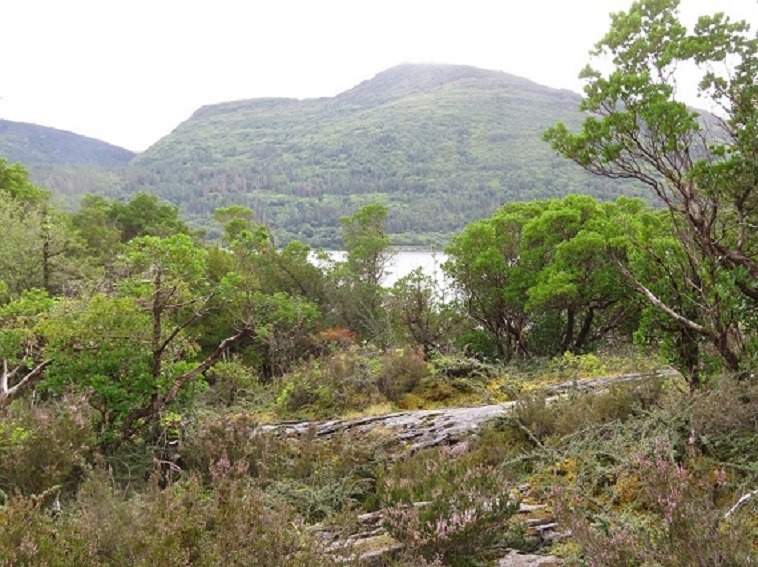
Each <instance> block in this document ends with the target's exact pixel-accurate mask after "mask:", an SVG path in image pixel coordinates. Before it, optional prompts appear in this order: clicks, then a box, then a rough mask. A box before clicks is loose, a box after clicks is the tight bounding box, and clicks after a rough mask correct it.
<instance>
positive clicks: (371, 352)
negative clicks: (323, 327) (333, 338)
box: [277, 345, 384, 415]
mask: <svg viewBox="0 0 758 567" xmlns="http://www.w3.org/2000/svg"><path fill="white" fill-rule="evenodd" d="M377 357H378V353H377V351H376V349H374V348H372V347H369V346H357V345H356V346H352V347H350V348H348V349H347V350H341V351H337V352H335V353H334V354H332V355H331V356H329V357H327V358H325V359H314V360H310V361H308V362H307V363H305V364H303V365H301V366H300V367H298V368H296V369H295V370H293V371H292V372H290V373H289V374H287V375H286V376H284V377H283V378H282V379H281V381H280V384H281V390H280V393H279V396H278V397H277V408H278V410H279V411H280V412H282V413H298V414H306V415H326V414H334V413H335V412H343V411H346V410H361V409H364V408H366V407H368V406H370V405H372V404H374V403H379V402H382V401H383V400H384V399H383V396H382V395H381V393H380V392H379V389H378V386H377V381H376V371H377V368H378V366H379V364H378V363H377V361H376V359H377Z"/></svg>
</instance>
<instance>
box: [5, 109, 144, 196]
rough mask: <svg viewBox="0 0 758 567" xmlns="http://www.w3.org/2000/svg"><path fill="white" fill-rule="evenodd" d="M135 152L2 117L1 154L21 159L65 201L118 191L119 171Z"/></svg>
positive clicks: (40, 182) (17, 160) (37, 178)
mask: <svg viewBox="0 0 758 567" xmlns="http://www.w3.org/2000/svg"><path fill="white" fill-rule="evenodd" d="M135 155H136V154H135V153H134V152H132V151H129V150H126V149H124V148H120V147H118V146H114V145H111V144H109V143H107V142H103V141H102V140H96V139H94V138H88V137H87V136H82V135H80V134H75V133H73V132H67V131H65V130H57V129H55V128H49V127H47V126H40V125H37V124H28V123H25V122H12V121H10V120H2V119H0V157H3V158H5V159H6V160H7V161H8V162H10V163H15V162H22V163H23V164H24V165H25V166H26V167H27V168H29V170H30V171H31V173H32V177H33V179H34V181H35V182H36V183H37V184H38V185H40V186H42V187H45V188H47V189H51V190H52V191H53V192H54V193H55V194H56V196H57V197H59V198H61V199H63V200H66V199H67V197H69V196H73V195H77V196H78V195H81V194H83V193H110V194H115V192H116V190H117V189H118V188H119V187H120V186H121V184H122V179H121V176H120V174H119V171H118V170H119V169H120V168H121V166H123V165H125V164H126V163H128V162H129V160H131V159H132V158H133V157H134V156H135Z"/></svg>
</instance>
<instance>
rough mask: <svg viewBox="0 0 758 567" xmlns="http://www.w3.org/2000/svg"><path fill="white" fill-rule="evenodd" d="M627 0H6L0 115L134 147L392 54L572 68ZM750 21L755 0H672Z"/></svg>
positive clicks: (559, 78)
mask: <svg viewBox="0 0 758 567" xmlns="http://www.w3.org/2000/svg"><path fill="white" fill-rule="evenodd" d="M630 4H631V0H465V1H447V0H265V1H264V0H212V1H211V0H204V1H200V0H197V1H196V0H130V1H125V0H110V1H108V0H65V1H64V0H4V2H3V6H2V10H1V12H0V14H2V20H3V23H2V26H1V29H0V53H1V54H2V79H1V80H0V118H6V119H9V120H18V121H25V122H34V123H37V124H43V125H46V126H52V127H55V128H61V129H64V130H72V131H74V132H77V133H79V134H84V135H87V136H92V137H95V138H100V139H102V140H105V141H108V142H110V143H113V144H117V145H120V146H124V147H126V148H129V149H132V150H137V151H141V150H144V149H146V148H147V147H148V146H150V145H151V144H153V143H154V142H156V141H157V140H158V139H159V138H160V137H162V136H164V135H166V134H168V133H169V132H170V131H171V130H172V129H173V128H175V127H176V126H177V125H178V124H179V123H180V122H181V121H183V120H185V119H186V118H188V117H189V115H190V114H191V113H192V112H193V111H194V110H196V109H197V108H198V107H200V106H202V105H204V104H209V103H214V102H222V101H228V100H236V99H243V98H255V97H263V96H287V97H297V98H308V97H317V96H333V95H335V94H337V93H339V92H342V91H344V90H347V89H349V88H350V87H352V86H354V85H356V84H357V83H359V82H361V81H363V80H366V79H369V78H371V77H372V76H374V75H375V74H376V73H378V72H380V71H382V70H384V69H387V68H389V67H391V66H393V65H397V64H399V63H404V62H412V63H415V62H434V63H458V64H466V65H474V66H477V67H483V68H487V69H498V70H502V71H506V72H509V73H513V74H515V75H520V76H523V77H527V78H529V79H532V80H534V81H537V82H538V83H542V84H545V85H549V86H553V87H559V88H568V89H572V90H575V91H580V89H581V84H580V82H579V81H578V79H577V78H576V76H577V74H578V73H579V70H580V69H581V68H582V67H583V66H584V64H585V63H586V62H587V60H588V55H587V54H588V51H589V50H590V49H591V48H592V46H593V44H594V43H595V42H596V41H597V40H598V39H600V37H602V35H603V34H604V33H605V31H606V30H607V27H608V23H609V19H608V13H609V12H611V11H618V10H622V9H626V8H627V7H628V6H629V5H630ZM716 11H724V12H726V13H727V14H729V15H731V16H733V17H735V18H741V19H746V20H748V21H749V22H751V24H752V25H753V28H754V29H755V27H756V26H757V25H758V1H757V0H682V13H683V15H684V17H685V19H686V20H690V21H694V19H695V16H697V15H700V14H703V13H712V12H716Z"/></svg>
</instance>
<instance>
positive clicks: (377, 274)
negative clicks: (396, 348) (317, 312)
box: [331, 203, 393, 338]
mask: <svg viewBox="0 0 758 567" xmlns="http://www.w3.org/2000/svg"><path fill="white" fill-rule="evenodd" d="M386 219H387V207H386V206H385V205H383V204H382V203H372V204H370V205H365V206H363V207H361V208H360V209H359V210H358V211H356V213H355V214H353V215H352V216H349V217H344V218H342V219H340V220H341V223H342V238H343V241H344V243H345V251H346V253H347V256H346V258H345V260H344V262H339V263H337V265H336V266H335V269H334V270H333V271H332V274H331V275H332V283H333V285H334V294H333V295H334V298H335V301H334V305H335V308H336V311H337V312H338V316H339V317H340V318H341V320H342V321H343V322H344V323H345V324H346V325H347V326H348V327H349V328H351V329H352V330H354V331H356V332H357V333H359V334H360V335H362V336H363V337H364V338H378V337H380V336H381V335H382V334H383V333H384V332H385V331H386V330H387V328H388V321H387V317H386V313H385V312H384V310H383V308H382V302H383V300H384V296H385V291H384V289H383V288H382V286H381V281H382V278H383V277H384V275H385V273H386V271H387V268H388V266H389V264H390V262H391V260H392V257H393V254H392V252H391V251H390V249H389V244H390V238H389V236H388V235H387V232H386V230H385V228H384V222H385V220H386Z"/></svg>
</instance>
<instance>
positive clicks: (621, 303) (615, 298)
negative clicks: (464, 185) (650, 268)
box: [444, 195, 650, 359]
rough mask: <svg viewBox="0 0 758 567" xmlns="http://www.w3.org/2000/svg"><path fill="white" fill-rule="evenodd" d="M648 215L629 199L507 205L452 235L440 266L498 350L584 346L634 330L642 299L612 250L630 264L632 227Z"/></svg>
mask: <svg viewBox="0 0 758 567" xmlns="http://www.w3.org/2000/svg"><path fill="white" fill-rule="evenodd" d="M648 214H650V212H649V211H648V210H647V209H646V207H644V205H643V204H642V203H641V202H640V201H636V200H630V199H625V198H620V199H619V200H617V201H616V202H614V203H605V204H601V203H598V202H597V201H595V200H594V199H592V198H591V197H587V196H580V195H570V196H568V197H565V198H564V199H552V200H549V201H533V202H531V203H507V204H506V205H504V206H503V207H501V208H500V209H499V210H498V211H496V212H495V214H494V215H493V216H492V217H491V218H489V219H483V220H481V221H477V222H474V223H471V224H470V225H468V226H467V227H466V228H465V229H464V231H463V232H462V233H461V234H459V235H456V236H455V237H454V238H453V240H452V242H451V244H450V246H449V247H448V248H447V250H446V251H447V253H448V254H449V259H448V262H447V263H446V264H445V266H444V268H445V270H446V271H447V272H448V274H450V276H451V277H452V278H453V280H454V285H455V287H456V288H457V289H458V292H459V294H460V296H461V298H462V301H463V304H464V306H465V309H466V311H467V313H468V315H469V316H470V317H471V318H472V319H473V320H474V321H475V322H476V323H477V325H478V326H479V327H480V330H481V331H483V332H484V333H485V334H486V335H488V336H489V338H490V339H491V341H492V344H494V347H495V350H496V352H495V354H496V356H498V357H500V358H504V359H509V358H511V357H512V356H519V357H528V356H532V355H536V354H537V355H553V354H556V353H562V352H566V351H574V352H576V351H581V350H586V349H588V348H590V347H591V346H592V345H593V344H594V343H596V342H597V341H599V340H600V339H602V338H603V337H605V336H606V335H608V334H609V333H611V332H614V331H616V330H617V329H619V328H621V327H622V326H624V325H626V326H627V334H631V330H632V329H631V328H630V323H632V322H634V321H635V319H636V315H637V314H638V312H639V305H638V302H636V301H629V300H628V286H627V284H625V282H624V281H623V279H622V278H621V277H620V275H619V274H618V272H617V271H616V270H615V269H614V267H613V265H612V264H610V263H609V262H608V260H607V248H608V246H609V244H610V243H613V245H614V246H615V247H616V248H617V249H618V250H619V251H620V252H619V256H620V258H621V259H620V262H622V264H626V262H627V258H626V256H625V255H624V256H622V255H621V251H623V250H625V246H626V244H627V241H628V239H629V232H628V230H629V228H630V227H631V226H636V224H638V223H640V222H642V219H643V218H644V217H645V216H646V215H648Z"/></svg>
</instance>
